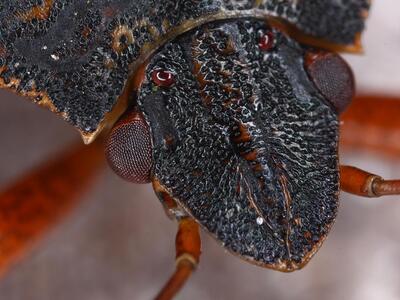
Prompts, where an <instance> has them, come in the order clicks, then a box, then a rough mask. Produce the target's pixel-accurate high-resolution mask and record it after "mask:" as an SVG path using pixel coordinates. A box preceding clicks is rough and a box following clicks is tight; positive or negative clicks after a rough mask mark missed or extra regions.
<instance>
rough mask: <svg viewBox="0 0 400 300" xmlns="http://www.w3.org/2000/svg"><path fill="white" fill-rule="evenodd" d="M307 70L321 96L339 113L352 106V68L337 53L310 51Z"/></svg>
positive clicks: (306, 61)
mask: <svg viewBox="0 0 400 300" xmlns="http://www.w3.org/2000/svg"><path fill="white" fill-rule="evenodd" d="M305 68H306V70H307V72H308V75H309V76H310V78H311V80H312V81H313V82H314V84H315V86H316V87H317V88H318V90H319V91H320V92H321V94H322V95H323V96H324V97H326V98H327V100H329V102H330V103H332V105H333V106H334V107H335V108H336V110H337V112H338V113H341V112H343V111H344V110H345V109H346V107H347V106H348V105H349V104H350V102H351V100H352V98H353V96H354V90H355V83H354V76H353V72H352V70H351V68H350V66H349V65H348V64H347V63H346V61H345V60H344V59H343V58H342V57H340V56H339V55H338V54H336V53H332V52H325V51H308V52H307V54H306V56H305Z"/></svg>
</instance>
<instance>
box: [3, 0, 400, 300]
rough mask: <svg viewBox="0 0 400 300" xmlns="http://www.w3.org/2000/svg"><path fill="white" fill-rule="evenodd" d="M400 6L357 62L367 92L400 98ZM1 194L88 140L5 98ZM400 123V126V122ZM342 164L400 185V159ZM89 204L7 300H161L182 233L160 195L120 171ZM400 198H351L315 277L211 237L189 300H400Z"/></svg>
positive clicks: (362, 156) (51, 240)
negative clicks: (258, 261)
mask: <svg viewBox="0 0 400 300" xmlns="http://www.w3.org/2000/svg"><path fill="white" fill-rule="evenodd" d="M399 20H400V3H399V1H398V0H380V1H374V3H373V6H372V10H371V14H370V18H369V20H368V23H367V30H366V32H365V35H364V36H363V41H364V48H365V54H364V55H361V56H350V55H346V59H347V60H348V61H349V62H350V64H351V66H352V67H353V69H354V71H355V74H356V79H357V82H358V90H359V91H362V92H371V91H373V92H380V93H383V94H389V95H399V96H400V55H399V53H400V22H399ZM0 99H1V100H0V136H1V142H0V165H1V168H0V170H1V171H0V188H1V187H4V186H6V185H7V184H8V183H11V182H12V181H13V180H14V179H16V178H18V177H19V176H20V175H22V174H24V172H26V171H27V170H29V169H30V168H32V167H34V166H36V165H38V164H40V163H41V162H42V161H45V160H47V159H48V158H52V157H54V155H55V153H57V151H60V150H62V149H64V148H65V147H67V146H68V145H69V144H70V143H71V142H73V141H78V140H79V137H78V135H77V133H76V132H75V131H74V130H73V129H72V128H71V127H69V126H68V125H67V124H65V123H63V122H62V121H60V120H59V119H58V117H56V116H53V115H52V114H51V113H49V112H47V111H44V110H41V109H38V108H37V107H36V106H35V105H33V104H31V103H30V102H28V101H26V100H24V99H23V98H20V97H17V96H15V95H13V94H11V93H9V92H5V91H0ZM399 117H400V116H399ZM341 159H342V162H344V163H349V164H353V165H356V166H359V167H361V168H365V169H367V170H369V171H372V172H376V173H379V174H382V175H384V176H385V177H387V178H396V177H397V178H400V159H399V160H397V161H395V160H388V159H386V158H380V157H377V156H373V155H370V154H368V153H363V152H357V153H356V152H352V153H350V152H346V153H342V156H341ZM85 198H86V201H84V202H83V203H82V205H81V206H80V207H79V209H77V210H76V211H74V213H73V214H72V215H71V216H70V217H69V218H67V219H66V220H64V221H63V222H62V223H61V224H60V225H59V226H58V227H57V228H55V229H54V230H52V232H51V233H50V234H49V235H48V236H46V238H44V239H43V240H42V241H41V242H40V243H38V244H37V246H36V247H35V249H34V250H33V251H32V252H31V253H30V254H29V255H28V256H27V257H26V258H25V259H24V260H23V261H22V262H21V263H20V264H18V265H17V266H15V267H14V268H13V269H12V270H11V271H10V272H9V273H8V275H7V276H6V277H5V278H4V279H2V280H1V282H0V299H7V300H21V299H28V300H64V299H65V300H67V299H68V300H71V299H86V300H102V299H114V300H128V299H129V300H132V299H151V298H152V296H154V295H155V294H156V293H157V291H158V289H159V288H160V287H161V286H162V285H163V284H164V282H165V280H166V279H167V277H168V276H169V274H170V273H171V272H172V270H173V268H174V253H175V249H174V239H175V232H176V224H175V223H174V222H171V221H170V220H169V219H168V218H167V217H166V216H165V214H164V211H163V209H162V208H161V205H160V204H159V202H158V200H157V198H156V197H155V195H154V193H153V191H152V188H151V186H150V185H145V186H138V185H132V184H129V183H125V182H124V181H122V180H121V179H119V178H117V177H116V176H115V175H114V174H113V173H112V172H111V171H110V170H105V172H104V173H102V174H99V180H98V181H97V184H96V185H95V186H94V188H93V189H92V191H91V192H90V193H88V194H86V196H85ZM399 219H400V197H387V198H381V199H364V198H358V197H352V196H349V195H347V194H345V193H343V194H342V195H341V207H340V211H339V216H338V218H337V221H336V224H335V226H334V228H333V230H332V232H331V234H330V235H329V238H328V239H327V241H326V242H325V243H324V245H323V246H322V248H321V250H320V251H319V252H318V253H317V255H316V256H315V257H314V259H313V260H312V261H311V262H310V263H309V265H308V266H307V267H306V268H305V269H304V270H301V271H298V272H295V273H291V274H282V273H279V272H275V271H271V270H266V269H262V268H259V267H255V266H252V265H249V264H247V263H245V262H243V261H241V260H239V259H238V258H236V257H234V256H232V255H230V254H228V253H225V251H224V250H223V249H222V248H221V247H219V246H218V245H217V243H216V242H215V241H214V240H212V239H210V238H209V237H208V236H207V235H205V234H203V255H202V258H201V264H200V267H199V268H198V270H197V272H196V273H195V275H194V276H193V278H191V280H190V281H189V283H188V284H187V285H186V287H185V288H184V290H183V291H182V292H181V293H180V294H179V297H178V299H232V300H234V299H273V300H274V299H276V300H278V299H296V300H301V299H308V300H309V299H326V300H330V299H363V300H375V299H385V300H392V299H393V300H394V299H400V284H399V283H400V268H399V267H400V226H399V223H398V220H399Z"/></svg>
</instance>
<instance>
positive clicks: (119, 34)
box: [111, 25, 135, 53]
mask: <svg viewBox="0 0 400 300" xmlns="http://www.w3.org/2000/svg"><path fill="white" fill-rule="evenodd" d="M134 40H135V38H134V36H133V32H132V29H130V28H129V27H128V26H127V25H119V26H117V27H116V28H115V29H114V31H113V33H112V44H111V46H112V48H113V50H114V51H115V52H117V53H122V52H123V51H124V50H125V49H127V48H128V46H129V45H131V44H133V42H134Z"/></svg>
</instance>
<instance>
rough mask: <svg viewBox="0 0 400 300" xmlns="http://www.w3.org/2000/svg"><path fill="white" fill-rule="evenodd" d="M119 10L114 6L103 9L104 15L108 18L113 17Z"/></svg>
mask: <svg viewBox="0 0 400 300" xmlns="http://www.w3.org/2000/svg"><path fill="white" fill-rule="evenodd" d="M116 13H117V11H116V9H115V8H114V7H111V6H108V7H106V8H104V9H103V16H105V17H106V18H113V17H114V16H115V15H116Z"/></svg>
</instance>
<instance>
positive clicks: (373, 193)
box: [340, 166, 400, 197]
mask: <svg viewBox="0 0 400 300" xmlns="http://www.w3.org/2000/svg"><path fill="white" fill-rule="evenodd" d="M340 185H341V188H342V190H343V191H345V192H348V193H351V194H355V195H358V196H363V197H380V196H385V195H400V180H384V179H382V177H380V176H378V175H375V174H371V173H368V172H366V171H363V170H361V169H358V168H356V167H351V166H340Z"/></svg>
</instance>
